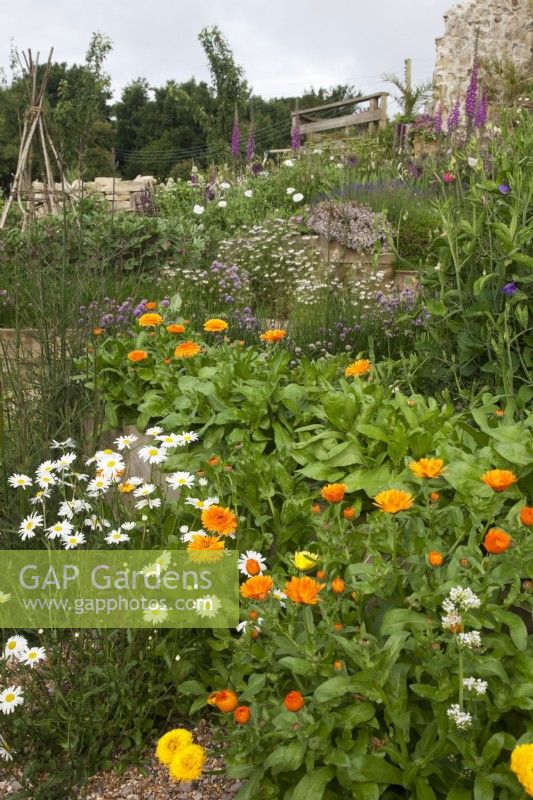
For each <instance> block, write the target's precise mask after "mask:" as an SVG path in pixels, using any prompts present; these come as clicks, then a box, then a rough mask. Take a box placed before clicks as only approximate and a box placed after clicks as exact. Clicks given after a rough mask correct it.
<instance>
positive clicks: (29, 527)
mask: <svg viewBox="0 0 533 800" xmlns="http://www.w3.org/2000/svg"><path fill="white" fill-rule="evenodd" d="M42 526H43V516H42V514H37V512H36V511H32V513H31V514H29V515H28V516H27V517H25V518H24V519H23V520H22V522H21V523H20V527H19V534H20V537H21V539H22V541H23V542H24V541H26V539H33V537H34V536H35V532H36V531H37V530H38V529H39V528H42Z"/></svg>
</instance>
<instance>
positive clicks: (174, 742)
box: [155, 728, 192, 765]
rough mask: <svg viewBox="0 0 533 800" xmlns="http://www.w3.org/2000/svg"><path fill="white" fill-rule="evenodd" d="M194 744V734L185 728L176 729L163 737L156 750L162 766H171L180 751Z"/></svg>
mask: <svg viewBox="0 0 533 800" xmlns="http://www.w3.org/2000/svg"><path fill="white" fill-rule="evenodd" d="M190 744H192V734H191V732H190V731H188V730H186V729H185V728H175V729H174V730H173V731H169V732H168V733H165V735H164V736H162V737H161V738H160V739H159V741H158V743H157V747H156V750H155V754H156V757H157V759H158V761H159V762H160V763H161V764H166V765H168V764H170V762H171V761H172V759H173V758H174V756H175V755H176V753H177V752H178V751H179V750H183V749H184V748H185V747H188V746H189V745H190Z"/></svg>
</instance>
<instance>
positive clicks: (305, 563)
mask: <svg viewBox="0 0 533 800" xmlns="http://www.w3.org/2000/svg"><path fill="white" fill-rule="evenodd" d="M319 561H320V557H319V556H317V554H316V553H310V552H309V550H298V551H297V552H296V553H295V554H294V557H293V559H292V563H293V564H294V566H295V567H296V569H299V570H301V572H307V571H308V570H310V569H314V567H316V565H317V564H318V562H319Z"/></svg>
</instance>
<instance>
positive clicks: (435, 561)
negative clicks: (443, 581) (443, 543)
mask: <svg viewBox="0 0 533 800" xmlns="http://www.w3.org/2000/svg"><path fill="white" fill-rule="evenodd" d="M428 564H429V566H430V567H442V565H443V564H444V556H443V555H442V553H439V551H438V550H430V551H429V553H428Z"/></svg>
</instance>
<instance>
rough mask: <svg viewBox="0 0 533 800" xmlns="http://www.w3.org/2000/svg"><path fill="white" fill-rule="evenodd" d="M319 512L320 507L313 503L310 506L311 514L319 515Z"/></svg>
mask: <svg viewBox="0 0 533 800" xmlns="http://www.w3.org/2000/svg"><path fill="white" fill-rule="evenodd" d="M321 511H322V508H321V506H320V505H319V504H318V503H313V505H312V506H311V513H312V514H320V512H321Z"/></svg>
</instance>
